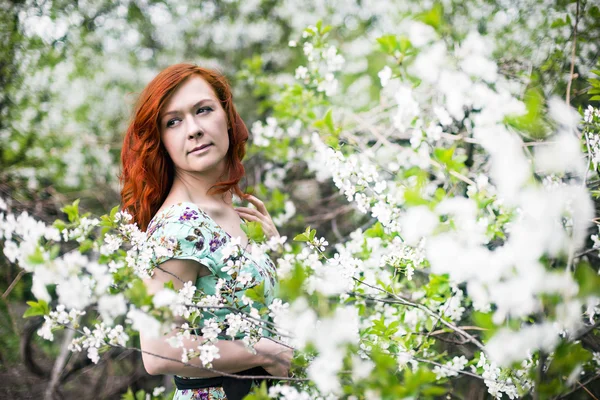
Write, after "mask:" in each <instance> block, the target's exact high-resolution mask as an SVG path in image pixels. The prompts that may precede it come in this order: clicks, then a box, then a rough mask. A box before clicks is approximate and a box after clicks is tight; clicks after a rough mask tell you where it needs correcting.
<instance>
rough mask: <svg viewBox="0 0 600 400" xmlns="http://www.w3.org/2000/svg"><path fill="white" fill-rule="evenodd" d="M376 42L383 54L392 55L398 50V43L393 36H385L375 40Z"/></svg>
mask: <svg viewBox="0 0 600 400" xmlns="http://www.w3.org/2000/svg"><path fill="white" fill-rule="evenodd" d="M377 42H378V43H379V46H380V47H381V50H382V51H383V52H384V53H387V54H390V55H393V54H394V52H395V51H396V50H398V49H399V45H398V41H397V40H396V36H394V35H385V36H382V37H380V38H377Z"/></svg>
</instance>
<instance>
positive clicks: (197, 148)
mask: <svg viewBox="0 0 600 400" xmlns="http://www.w3.org/2000/svg"><path fill="white" fill-rule="evenodd" d="M211 146H212V144H203V145H202V146H200V147H196V148H195V149H194V150H192V151H190V153H202V152H204V151H206V149H208V148H209V147H211Z"/></svg>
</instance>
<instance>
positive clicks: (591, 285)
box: [575, 261, 600, 298]
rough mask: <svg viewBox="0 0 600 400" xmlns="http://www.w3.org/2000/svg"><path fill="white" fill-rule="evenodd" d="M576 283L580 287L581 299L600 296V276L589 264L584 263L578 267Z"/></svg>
mask: <svg viewBox="0 0 600 400" xmlns="http://www.w3.org/2000/svg"><path fill="white" fill-rule="evenodd" d="M575 281H577V284H578V285H579V293H578V296H579V297H582V298H583V297H587V296H591V295H595V296H599V295H600V276H599V275H598V274H597V273H596V271H594V270H593V269H592V267H590V265H589V264H588V263H587V262H585V261H582V262H580V263H579V264H578V265H577V269H575Z"/></svg>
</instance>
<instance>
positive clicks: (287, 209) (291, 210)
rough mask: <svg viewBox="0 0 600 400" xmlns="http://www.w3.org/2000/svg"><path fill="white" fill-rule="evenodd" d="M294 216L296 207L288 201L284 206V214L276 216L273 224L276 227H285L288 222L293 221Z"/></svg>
mask: <svg viewBox="0 0 600 400" xmlns="http://www.w3.org/2000/svg"><path fill="white" fill-rule="evenodd" d="M294 215H296V206H295V205H294V202H292V201H291V200H287V201H286V202H285V203H284V205H283V212H282V213H280V214H276V215H275V216H274V217H273V223H274V224H275V225H276V226H283V225H284V224H285V223H286V222H288V221H289V220H290V219H292V217H293V216H294Z"/></svg>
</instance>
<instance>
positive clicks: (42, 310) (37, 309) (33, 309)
mask: <svg viewBox="0 0 600 400" xmlns="http://www.w3.org/2000/svg"><path fill="white" fill-rule="evenodd" d="M27 305H28V306H29V308H28V309H27V310H26V311H25V313H24V314H23V318H28V317H34V316H36V315H48V314H50V307H48V303H47V302H46V301H44V300H38V301H37V302H35V301H28V302H27Z"/></svg>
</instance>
